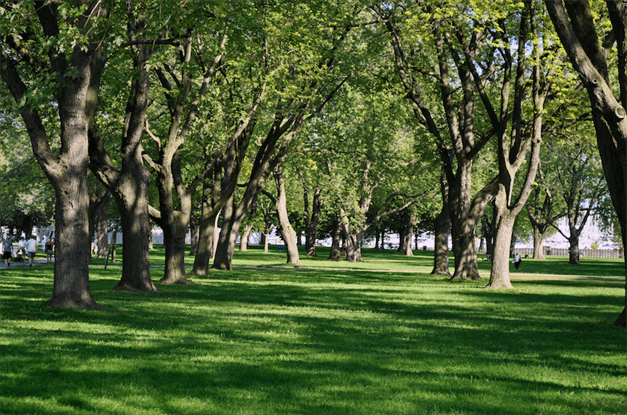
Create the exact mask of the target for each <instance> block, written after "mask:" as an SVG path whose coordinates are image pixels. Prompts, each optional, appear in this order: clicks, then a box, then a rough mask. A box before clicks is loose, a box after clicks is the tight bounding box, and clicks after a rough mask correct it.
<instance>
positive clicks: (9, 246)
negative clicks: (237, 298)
mask: <svg viewBox="0 0 627 415" xmlns="http://www.w3.org/2000/svg"><path fill="white" fill-rule="evenodd" d="M11 256H13V238H12V237H11V235H7V236H6V238H4V241H2V258H4V265H6V266H7V267H10V266H11Z"/></svg>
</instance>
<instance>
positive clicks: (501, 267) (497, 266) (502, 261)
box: [486, 196, 516, 288]
mask: <svg viewBox="0 0 627 415" xmlns="http://www.w3.org/2000/svg"><path fill="white" fill-rule="evenodd" d="M497 198H498V196H497ZM515 221H516V215H511V214H509V212H503V213H501V214H497V219H496V237H495V241H494V252H493V254H492V268H491V272H490V282H489V283H488V285H487V287H486V288H513V287H512V283H511V282H510V280H509V258H510V255H509V251H510V243H511V238H512V231H513V229H514V222H515Z"/></svg>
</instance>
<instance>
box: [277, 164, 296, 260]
mask: <svg viewBox="0 0 627 415" xmlns="http://www.w3.org/2000/svg"><path fill="white" fill-rule="evenodd" d="M273 176H274V182H275V184H276V188H277V196H276V199H275V206H276V211H277V216H278V218H279V224H280V225H281V235H282V236H283V241H284V242H285V248H286V251H287V263H288V264H300V257H299V255H298V244H297V243H296V232H295V231H294V228H293V227H292V224H291V223H290V219H289V215H288V213H287V194H286V193H285V181H284V180H283V162H280V163H279V164H278V165H277V166H276V167H275V168H274V171H273Z"/></svg>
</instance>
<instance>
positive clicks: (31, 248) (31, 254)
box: [26, 235, 37, 267]
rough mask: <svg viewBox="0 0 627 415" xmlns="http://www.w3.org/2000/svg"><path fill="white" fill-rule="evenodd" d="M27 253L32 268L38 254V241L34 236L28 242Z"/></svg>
mask: <svg viewBox="0 0 627 415" xmlns="http://www.w3.org/2000/svg"><path fill="white" fill-rule="evenodd" d="M26 252H27V253H28V264H29V265H30V266H31V267H32V266H33V262H34V261H35V254H37V239H35V236H34V235H31V236H30V239H29V240H28V241H26Z"/></svg>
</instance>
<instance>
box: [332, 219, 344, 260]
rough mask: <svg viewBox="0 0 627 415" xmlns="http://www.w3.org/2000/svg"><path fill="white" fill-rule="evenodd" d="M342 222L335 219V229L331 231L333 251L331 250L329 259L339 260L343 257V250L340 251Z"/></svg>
mask: <svg viewBox="0 0 627 415" xmlns="http://www.w3.org/2000/svg"><path fill="white" fill-rule="evenodd" d="M341 232H342V231H341V227H340V222H339V220H337V218H336V219H335V220H334V221H333V230H332V231H331V251H330V252H329V260H331V261H339V260H340V259H342V251H340V234H341Z"/></svg>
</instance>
